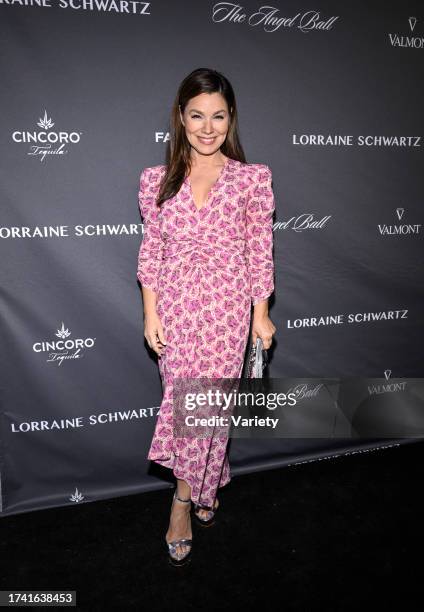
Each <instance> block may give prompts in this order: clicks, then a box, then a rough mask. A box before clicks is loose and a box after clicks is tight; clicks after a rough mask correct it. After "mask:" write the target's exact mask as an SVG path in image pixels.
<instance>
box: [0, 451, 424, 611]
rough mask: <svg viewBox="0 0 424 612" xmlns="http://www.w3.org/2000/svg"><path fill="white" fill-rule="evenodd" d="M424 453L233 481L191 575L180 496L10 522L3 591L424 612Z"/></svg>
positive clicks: (97, 599)
mask: <svg viewBox="0 0 424 612" xmlns="http://www.w3.org/2000/svg"><path fill="white" fill-rule="evenodd" d="M423 448H424V446H423V442H421V441H420V442H417V443H409V444H402V445H400V446H396V447H394V448H388V449H381V450H380V449H379V450H370V451H368V452H363V453H358V454H352V455H348V456H338V457H335V458H331V459H328V460H321V461H314V462H309V463H304V464H301V465H297V466H289V467H286V468H280V469H275V470H271V471H267V472H259V473H258V472H257V473H254V474H249V475H244V476H238V477H236V476H234V475H233V476H232V481H231V482H230V483H229V484H228V485H227V486H225V487H223V488H222V489H220V490H219V494H218V497H219V501H220V507H219V510H218V512H217V515H216V524H215V525H214V526H212V527H210V528H207V529H206V528H202V527H200V526H198V525H197V523H196V522H195V521H194V520H193V521H192V528H193V552H192V558H191V562H190V563H189V564H188V565H187V566H185V567H177V568H176V567H173V566H171V565H170V564H169V563H168V560H167V549H166V545H165V539H164V537H165V533H166V530H167V527H168V520H169V510H170V506H171V501H172V495H173V489H166V490H160V491H156V492H153V493H146V494H143V495H133V496H129V497H125V498H122V497H121V498H118V499H114V500H107V501H99V502H92V503H87V504H82V505H80V506H75V505H73V506H72V507H63V508H58V509H50V510H40V511H35V512H31V513H26V514H20V515H16V516H10V517H4V518H3V519H2V521H1V530H2V538H1V558H2V573H1V589H2V590H8V589H15V590H29V589H33V590H35V589H52V590H59V589H72V590H76V591H77V609H78V610H90V611H91V610H105V609H119V610H174V609H175V610H177V609H178V610H199V609H203V610H215V609H218V610H219V609H221V610H222V609H224V610H229V609H232V608H237V609H239V608H244V609H245V610H257V609H259V610H260V611H261V609H267V610H268V609H269V610H271V609H274V608H277V609H281V610H300V611H311V610H325V611H330V610H335V611H337V612H341V611H343V612H344V611H345V610H358V609H368V608H371V607H372V608H373V609H374V610H382V609H384V608H386V607H387V606H389V605H392V606H393V605H402V608H404V609H405V610H407V611H408V612H409V611H410V610H418V609H422V607H423V599H424V598H423V597H422V591H423V586H422V574H423V570H422V557H421V550H422V548H421V544H422V530H423V502H422V492H421V487H422V485H423V474H424V469H423V462H422V453H423Z"/></svg>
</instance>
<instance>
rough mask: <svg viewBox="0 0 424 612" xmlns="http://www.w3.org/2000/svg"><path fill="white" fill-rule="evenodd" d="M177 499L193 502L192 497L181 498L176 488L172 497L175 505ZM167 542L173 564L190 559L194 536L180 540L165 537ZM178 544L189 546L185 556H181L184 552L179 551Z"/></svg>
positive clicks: (181, 563) (183, 562)
mask: <svg viewBox="0 0 424 612" xmlns="http://www.w3.org/2000/svg"><path fill="white" fill-rule="evenodd" d="M175 499H178V501H180V502H184V503H189V502H191V499H181V497H178V495H177V491H176V490H175V493H174V497H173V498H172V506H173V505H174V501H175ZM172 506H171V510H172ZM165 542H166V545H167V547H168V554H169V561H170V562H171V563H172V565H177V566H179V565H184V564H185V563H186V562H187V561H188V560H189V556H190V554H191V547H192V543H193V540H192V538H179V539H178V540H172V541H171V542H168V541H167V539H166V537H165ZM178 546H185V547H187V548H188V551H187V552H186V553H185V554H183V556H181V554H182V553H178V552H177V547H178Z"/></svg>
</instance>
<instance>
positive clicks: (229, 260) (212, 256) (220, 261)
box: [162, 235, 247, 268]
mask: <svg viewBox="0 0 424 612" xmlns="http://www.w3.org/2000/svg"><path fill="white" fill-rule="evenodd" d="M162 261H169V262H184V263H185V262H188V261H189V262H191V263H193V264H195V263H200V264H201V263H204V264H208V265H209V266H213V267H217V268H219V267H220V266H223V265H230V266H240V267H241V266H245V265H246V263H247V255H246V240H245V239H244V238H238V237H237V238H228V236H226V237H220V236H217V235H214V236H200V235H199V236H189V237H187V236H184V237H181V238H172V237H170V238H168V239H167V240H166V241H165V244H164V248H163V251H162Z"/></svg>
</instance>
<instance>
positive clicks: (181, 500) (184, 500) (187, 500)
mask: <svg viewBox="0 0 424 612" xmlns="http://www.w3.org/2000/svg"><path fill="white" fill-rule="evenodd" d="M175 497H176V498H177V499H178V500H179V501H180V502H184V503H188V502H191V498H189V499H181V497H178V495H177V494H176V493H175Z"/></svg>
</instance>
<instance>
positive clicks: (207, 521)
mask: <svg viewBox="0 0 424 612" xmlns="http://www.w3.org/2000/svg"><path fill="white" fill-rule="evenodd" d="M215 501H217V500H215ZM218 503H219V502H218ZM218 508H219V505H218V506H216V507H215V503H214V509H213V510H211V509H210V508H209V507H208V506H203V505H202V504H194V516H195V517H196V519H197V521H198V523H199V525H202V527H210V526H211V525H213V524H214V522H215V514H216V511H217V510H218ZM199 510H207V518H202V517H201V515H200V514H199Z"/></svg>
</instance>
